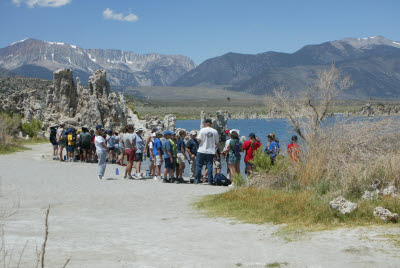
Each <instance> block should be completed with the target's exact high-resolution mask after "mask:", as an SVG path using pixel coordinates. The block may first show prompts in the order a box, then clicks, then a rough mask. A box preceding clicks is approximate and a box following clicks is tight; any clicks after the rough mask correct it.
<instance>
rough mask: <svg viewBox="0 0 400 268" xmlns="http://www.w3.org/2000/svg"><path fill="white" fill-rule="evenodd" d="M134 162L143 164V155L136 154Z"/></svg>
mask: <svg viewBox="0 0 400 268" xmlns="http://www.w3.org/2000/svg"><path fill="white" fill-rule="evenodd" d="M136 161H137V162H143V153H136Z"/></svg>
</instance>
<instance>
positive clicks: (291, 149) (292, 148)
mask: <svg viewBox="0 0 400 268" xmlns="http://www.w3.org/2000/svg"><path fill="white" fill-rule="evenodd" d="M297 140H298V138H297V136H296V135H294V136H292V142H291V143H289V145H288V147H287V151H288V155H289V156H290V160H292V161H294V162H298V161H300V147H299V145H298V144H297Z"/></svg>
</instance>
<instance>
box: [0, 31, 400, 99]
mask: <svg viewBox="0 0 400 268" xmlns="http://www.w3.org/2000/svg"><path fill="white" fill-rule="evenodd" d="M332 63H334V64H335V65H336V66H337V67H338V68H339V69H340V70H341V71H342V73H343V74H344V75H349V76H350V78H351V80H352V81H353V86H352V87H351V88H350V89H348V90H347V91H346V93H345V94H344V95H343V96H342V97H345V98H356V99H358V98H385V99H388V98H398V97H400V42H396V41H392V40H389V39H387V38H385V37H383V36H375V37H368V38H345V39H341V40H336V41H330V42H325V43H322V44H316V45H307V46H305V47H303V48H301V49H300V50H298V51H296V52H294V53H282V52H273V51H269V52H265V53H259V54H240V53H232V52H231V53H227V54H225V55H222V56H219V57H215V58H211V59H208V60H206V61H204V62H203V63H201V64H200V65H199V66H197V67H196V65H195V64H194V62H193V61H192V60H191V59H190V58H188V57H185V56H181V55H160V54H145V55H140V54H135V53H134V52H124V51H120V50H111V49H82V48H80V47H77V46H75V45H70V44H65V43H57V42H45V41H40V40H36V39H25V40H21V41H18V42H15V43H12V44H10V45H9V46H7V47H5V48H1V49H0V77H1V76H3V77H4V76H27V77H36V78H44V79H52V73H53V71H55V70H57V69H59V68H71V69H73V70H74V75H75V77H76V76H78V77H80V78H81V81H82V82H83V83H85V82H86V81H88V77H89V76H90V75H91V74H92V73H93V71H95V70H97V69H105V70H107V77H108V79H109V81H110V83H111V85H113V86H117V87H118V88H120V89H121V88H122V89H123V88H124V87H126V88H128V87H129V88H134V87H141V86H174V87H185V88H190V87H196V88H197V89H198V88H204V87H210V88H213V87H218V88H221V87H223V88H225V89H227V90H233V91H241V92H248V93H251V94H256V95H263V94H270V93H271V92H272V91H273V89H274V88H278V87H281V86H283V87H285V88H286V89H287V90H289V91H290V92H291V93H293V94H296V93H297V92H299V91H302V90H304V89H305V88H306V87H307V86H308V85H309V83H310V81H311V80H312V79H314V78H316V76H317V73H318V71H320V70H322V69H326V68H329V67H330V65H331V64H332ZM197 89H193V90H197ZM188 90H189V89H188Z"/></svg>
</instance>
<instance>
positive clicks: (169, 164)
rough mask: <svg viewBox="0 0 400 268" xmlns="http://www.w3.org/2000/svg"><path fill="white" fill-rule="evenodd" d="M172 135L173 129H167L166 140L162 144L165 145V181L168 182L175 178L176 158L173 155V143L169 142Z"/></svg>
mask: <svg viewBox="0 0 400 268" xmlns="http://www.w3.org/2000/svg"><path fill="white" fill-rule="evenodd" d="M171 137H172V131H169V130H166V131H165V132H164V138H165V140H164V141H163V143H162V145H163V149H164V161H165V164H164V178H163V181H162V182H164V183H166V182H170V181H173V180H174V178H173V177H174V160H173V156H172V154H173V153H172V146H171V143H170V142H169V140H170V139H171ZM168 175H169V180H168V177H167V176H168Z"/></svg>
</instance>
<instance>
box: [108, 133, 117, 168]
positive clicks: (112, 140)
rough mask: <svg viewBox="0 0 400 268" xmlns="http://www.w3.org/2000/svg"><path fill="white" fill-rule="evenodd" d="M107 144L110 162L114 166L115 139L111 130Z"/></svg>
mask: <svg viewBox="0 0 400 268" xmlns="http://www.w3.org/2000/svg"><path fill="white" fill-rule="evenodd" d="M106 143H107V148H108V161H109V162H110V163H111V164H114V163H115V162H116V161H115V137H114V131H112V130H109V131H108V133H107V136H106Z"/></svg>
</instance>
